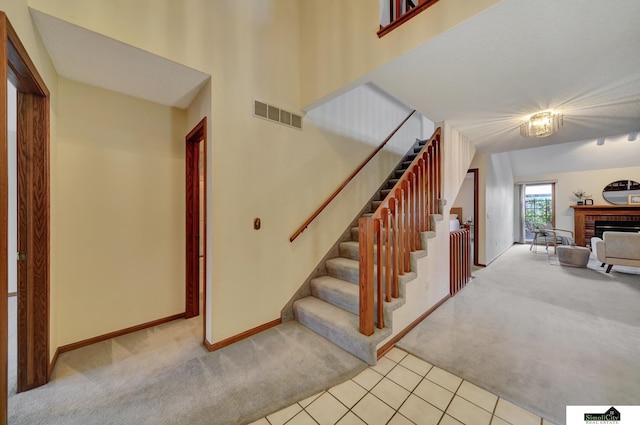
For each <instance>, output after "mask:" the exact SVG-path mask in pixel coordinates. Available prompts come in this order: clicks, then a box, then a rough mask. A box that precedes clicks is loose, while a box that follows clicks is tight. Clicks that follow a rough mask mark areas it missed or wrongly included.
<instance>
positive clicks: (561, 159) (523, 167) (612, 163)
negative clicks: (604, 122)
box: [509, 134, 640, 180]
mask: <svg viewBox="0 0 640 425" xmlns="http://www.w3.org/2000/svg"><path fill="white" fill-rule="evenodd" d="M627 137H628V135H626V134H624V135H621V136H615V137H607V138H606V139H605V143H604V145H602V146H598V145H597V144H596V140H595V139H594V140H583V141H578V142H573V143H562V144H558V145H551V146H542V147H539V148H532V149H522V150H517V151H512V152H510V153H509V156H510V158H511V164H512V168H513V173H514V176H515V177H516V178H518V179H519V180H522V179H521V177H523V176H535V175H541V174H551V173H560V172H562V173H566V172H571V171H593V170H601V169H609V168H625V167H635V166H639V165H640V139H638V140H636V141H634V142H629V141H628V140H627Z"/></svg>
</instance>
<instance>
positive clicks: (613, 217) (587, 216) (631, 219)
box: [571, 205, 640, 246]
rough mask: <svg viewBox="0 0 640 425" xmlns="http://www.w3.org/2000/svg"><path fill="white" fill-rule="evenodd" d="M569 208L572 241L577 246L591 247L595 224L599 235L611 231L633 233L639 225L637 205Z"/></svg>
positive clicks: (578, 206)
mask: <svg viewBox="0 0 640 425" xmlns="http://www.w3.org/2000/svg"><path fill="white" fill-rule="evenodd" d="M571 208H573V210H574V211H573V220H574V221H573V229H574V239H575V242H576V245H579V246H590V245H591V238H592V237H594V236H596V223H597V224H598V230H599V231H600V234H601V232H602V231H611V230H620V231H633V229H634V228H635V226H638V225H640V206H638V205H572V206H571ZM607 222H608V223H607ZM615 227H617V229H616V228H615Z"/></svg>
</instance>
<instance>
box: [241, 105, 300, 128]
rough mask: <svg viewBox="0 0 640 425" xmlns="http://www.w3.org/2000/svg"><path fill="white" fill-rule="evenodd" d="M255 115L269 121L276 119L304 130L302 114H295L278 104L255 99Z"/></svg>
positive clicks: (288, 125) (275, 120)
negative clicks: (279, 106) (274, 104)
mask: <svg viewBox="0 0 640 425" xmlns="http://www.w3.org/2000/svg"><path fill="white" fill-rule="evenodd" d="M253 115H254V116H256V117H258V118H263V119H266V120H269V121H274V122H277V123H279V124H282V125H286V126H287V127H293V128H297V129H298V130H302V115H298V114H294V113H292V112H289V111H285V110H284V109H280V108H278V107H277V106H273V105H269V104H268V103H264V102H261V101H259V100H255V99H254V100H253Z"/></svg>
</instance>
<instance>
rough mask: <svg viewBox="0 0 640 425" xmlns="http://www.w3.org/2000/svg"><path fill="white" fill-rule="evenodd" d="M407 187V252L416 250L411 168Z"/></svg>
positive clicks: (414, 177)
mask: <svg viewBox="0 0 640 425" xmlns="http://www.w3.org/2000/svg"><path fill="white" fill-rule="evenodd" d="M407 179H408V187H409V252H413V251H415V250H416V237H415V232H416V228H415V219H416V198H415V195H416V191H415V186H416V184H415V183H416V181H415V180H416V175H415V174H414V172H413V170H412V171H411V172H410V173H409V175H408V176H407Z"/></svg>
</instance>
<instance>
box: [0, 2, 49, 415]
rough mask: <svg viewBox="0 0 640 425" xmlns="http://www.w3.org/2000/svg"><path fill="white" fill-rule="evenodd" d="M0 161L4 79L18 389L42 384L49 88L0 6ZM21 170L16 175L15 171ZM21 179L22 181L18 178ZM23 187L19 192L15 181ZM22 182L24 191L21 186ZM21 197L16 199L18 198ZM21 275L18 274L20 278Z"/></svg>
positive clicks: (1, 339)
mask: <svg viewBox="0 0 640 425" xmlns="http://www.w3.org/2000/svg"><path fill="white" fill-rule="evenodd" d="M0 61H1V62H2V64H1V65H0V99H1V101H0V104H1V105H0V126H1V127H2V128H1V129H0V162H1V163H2V164H7V159H8V156H7V143H8V141H7V80H10V81H11V83H12V84H13V85H14V86H15V87H16V89H17V117H18V123H17V124H18V125H17V148H18V185H19V189H18V190H19V193H18V211H19V212H18V217H19V218H18V220H20V219H21V218H20V216H21V215H22V220H23V223H24V222H26V223H27V231H26V232H22V235H19V236H18V239H19V243H21V244H22V246H21V247H20V246H19V249H21V250H26V251H27V255H26V260H23V261H20V264H19V274H20V270H22V276H23V277H24V276H25V275H24V273H25V271H26V272H27V277H26V281H25V283H26V284H22V285H21V284H20V282H19V285H18V286H19V287H18V391H19V392H20V391H26V390H28V389H31V388H35V387H38V386H40V385H43V384H46V383H47V382H48V381H49V376H50V370H49V368H50V361H49V360H50V356H49V354H50V350H49V273H50V270H49V261H50V260H49V258H50V251H49V250H50V248H49V247H50V220H49V192H50V190H49V91H48V89H47V87H46V85H45V84H44V81H43V80H42V78H41V77H40V75H39V74H38V71H37V70H36V68H35V66H34V64H33V62H32V61H31V59H30V58H29V55H28V54H27V51H26V49H25V48H24V46H23V45H22V43H21V42H20V39H19V38H18V35H17V34H16V32H15V30H14V29H13V27H12V26H11V23H10V22H9V20H8V18H7V16H6V14H5V13H4V12H0ZM7 168H8V167H6V166H5V167H3V171H2V172H1V173H0V261H5V262H6V261H8V255H9V253H8V251H7V226H8V192H7V189H8V171H7ZM21 174H22V175H21ZM21 179H22V182H20V180H21ZM21 186H22V188H23V190H22V193H20V187H21ZM25 187H26V188H27V190H26V193H25V190H24V188H25ZM21 197H22V199H21ZM20 279H22V278H20ZM7 280H8V274H7V272H6V267H4V268H3V271H2V273H1V274H0V360H1V361H2V367H0V425H3V424H6V421H7V345H8V330H7V325H8V324H7V314H8V313H7V284H8V282H7Z"/></svg>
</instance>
